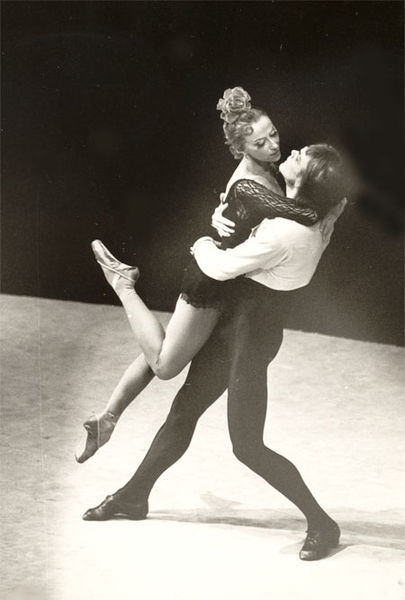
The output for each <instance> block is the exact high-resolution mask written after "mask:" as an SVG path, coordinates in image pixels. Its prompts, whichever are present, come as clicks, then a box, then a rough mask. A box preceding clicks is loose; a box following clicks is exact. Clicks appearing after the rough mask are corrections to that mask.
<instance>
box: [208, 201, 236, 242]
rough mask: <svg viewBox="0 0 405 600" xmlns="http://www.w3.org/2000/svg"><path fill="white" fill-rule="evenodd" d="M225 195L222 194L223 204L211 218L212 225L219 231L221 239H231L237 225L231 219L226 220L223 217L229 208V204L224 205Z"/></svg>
mask: <svg viewBox="0 0 405 600" xmlns="http://www.w3.org/2000/svg"><path fill="white" fill-rule="evenodd" d="M224 197H225V194H221V195H220V198H221V203H220V204H219V205H218V206H217V207H216V209H215V210H214V212H213V214H212V217H211V225H212V227H213V228H214V229H216V230H217V231H218V234H219V235H220V237H229V236H230V235H232V233H234V232H235V223H234V222H233V221H231V220H230V219H226V218H225V217H224V216H222V213H223V212H224V210H225V209H226V208H227V207H228V204H227V203H223V202H222V201H223V199H224Z"/></svg>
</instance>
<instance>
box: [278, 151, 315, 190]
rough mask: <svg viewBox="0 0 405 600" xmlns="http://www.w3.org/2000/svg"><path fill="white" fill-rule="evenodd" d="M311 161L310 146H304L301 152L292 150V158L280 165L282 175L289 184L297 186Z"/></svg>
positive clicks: (289, 157)
mask: <svg viewBox="0 0 405 600" xmlns="http://www.w3.org/2000/svg"><path fill="white" fill-rule="evenodd" d="M310 160H311V157H310V156H309V155H308V146H304V148H301V150H292V151H291V154H290V156H288V158H287V159H286V160H285V161H284V162H282V163H281V164H280V166H279V170H280V173H281V174H282V176H283V177H284V179H285V181H286V182H287V183H289V184H290V185H295V184H296V183H297V182H299V181H300V180H301V179H302V176H303V175H304V173H305V171H306V170H307V167H308V163H309V161H310Z"/></svg>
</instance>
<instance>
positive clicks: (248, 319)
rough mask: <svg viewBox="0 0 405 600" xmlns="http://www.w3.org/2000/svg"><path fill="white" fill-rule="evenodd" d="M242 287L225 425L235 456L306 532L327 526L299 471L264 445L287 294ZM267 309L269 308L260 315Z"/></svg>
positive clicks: (327, 520)
mask: <svg viewBox="0 0 405 600" xmlns="http://www.w3.org/2000/svg"><path fill="white" fill-rule="evenodd" d="M241 285H242V286H243V288H245V291H244V292H243V288H241V292H242V293H241V294H240V298H241V301H240V303H241V306H240V307H239V308H238V310H237V315H236V316H235V320H234V323H233V328H232V339H231V340H230V345H229V347H230V349H231V351H232V352H233V356H232V363H231V367H230V376H229V387H228V393H229V395H228V421H229V430H230V436H231V441H232V445H233V451H234V454H235V455H236V457H237V458H238V459H239V460H240V461H241V462H243V463H244V464H245V465H246V466H248V467H249V468H250V469H252V470H253V471H254V472H255V473H257V474H258V475H260V476H261V477H263V478H264V479H265V480H266V481H267V482H268V483H269V484H270V485H272V486H273V487H274V488H275V489H277V490H278V491H279V492H281V493H282V494H284V496H286V497H287V498H288V499H289V500H290V501H291V502H293V503H294V504H295V505H296V506H297V507H298V508H299V509H300V510H301V511H302V512H303V513H304V515H305V517H306V518H307V521H308V524H309V527H313V526H316V525H319V524H323V523H326V524H329V523H330V522H331V519H330V517H329V516H328V515H327V514H326V513H325V511H324V510H323V509H322V508H321V507H320V506H319V504H318V503H317V501H316V500H315V498H314V497H313V495H312V494H311V492H310V490H309V489H308V487H307V486H306V484H305V483H304V481H303V479H302V477H301V475H300V473H299V471H298V470H297V468H296V467H295V466H294V465H293V464H292V463H291V462H290V461H289V460H287V459H286V458H285V457H284V456H281V455H280V454H277V453H276V452H274V451H273V450H271V449H270V448H268V447H267V446H265V445H264V442H263V429H264V424H265V418H266V409H267V367H268V364H269V363H270V362H271V361H272V360H273V359H274V358H275V356H276V355H277V353H278V350H279V348H280V346H281V342H282V339H283V306H282V304H283V303H284V301H285V294H286V292H281V293H280V292H273V291H271V290H268V291H266V290H265V289H263V286H258V285H257V284H255V283H253V282H242V283H241ZM248 288H249V289H248ZM249 290H251V291H249ZM266 294H267V296H268V297H267V302H266V301H265V295H266ZM266 305H267V307H268V308H267V310H264V308H263V307H265V306H266Z"/></svg>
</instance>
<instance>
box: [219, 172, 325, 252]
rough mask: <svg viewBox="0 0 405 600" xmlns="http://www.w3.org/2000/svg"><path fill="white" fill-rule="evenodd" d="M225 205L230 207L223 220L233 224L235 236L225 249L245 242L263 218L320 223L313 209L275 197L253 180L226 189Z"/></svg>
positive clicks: (280, 196) (237, 183) (305, 223)
mask: <svg viewBox="0 0 405 600" xmlns="http://www.w3.org/2000/svg"><path fill="white" fill-rule="evenodd" d="M226 202H227V203H228V205H229V206H228V208H227V209H226V211H225V212H224V217H226V218H228V219H230V220H231V221H234V222H235V225H236V227H235V233H234V234H233V235H232V236H231V237H230V238H224V240H223V242H224V245H225V246H226V247H228V248H229V247H233V246H236V245H237V244H239V243H241V242H242V241H244V240H245V239H246V238H247V237H248V236H249V235H250V232H251V230H252V228H253V227H256V225H259V223H260V222H261V221H262V220H263V219H266V218H267V219H274V218H275V217H283V218H285V219H291V220H293V221H297V222H298V223H301V224H302V225H313V224H314V223H316V222H317V221H318V220H319V216H318V214H317V213H316V211H315V210H313V209H311V208H308V207H305V206H298V205H297V203H296V201H295V200H294V199H293V198H287V197H286V196H282V195H280V194H276V193H275V192H273V191H270V190H269V189H268V188H266V187H265V186H264V185H261V184H260V183H257V182H256V181H253V180H252V179H239V180H238V181H236V182H235V183H234V184H233V186H232V187H231V189H230V190H229V193H228V195H227V198H226Z"/></svg>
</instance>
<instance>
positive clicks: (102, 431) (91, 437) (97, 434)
mask: <svg viewBox="0 0 405 600" xmlns="http://www.w3.org/2000/svg"><path fill="white" fill-rule="evenodd" d="M117 421H118V417H116V416H115V415H113V414H112V413H111V412H105V413H102V414H101V415H92V416H91V417H90V418H89V419H87V421H85V422H84V423H83V427H84V428H85V430H86V431H87V437H86V441H85V443H84V446H83V444H81V449H80V450H78V451H77V452H76V454H75V458H76V460H77V462H78V463H84V462H85V461H86V460H87V459H88V458H90V457H91V456H93V454H95V453H96V452H97V450H98V449H99V448H101V446H104V444H106V443H107V442H108V440H109V439H110V437H111V435H112V432H113V431H114V428H115V426H116V424H117Z"/></svg>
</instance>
